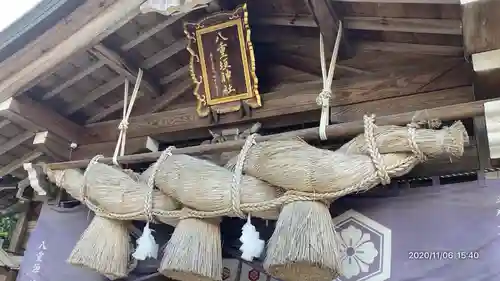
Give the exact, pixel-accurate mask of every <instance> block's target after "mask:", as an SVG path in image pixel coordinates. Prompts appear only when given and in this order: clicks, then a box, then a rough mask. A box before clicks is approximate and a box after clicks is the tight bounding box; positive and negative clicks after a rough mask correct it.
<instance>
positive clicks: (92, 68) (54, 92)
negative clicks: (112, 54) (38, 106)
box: [42, 61, 104, 100]
mask: <svg viewBox="0 0 500 281" xmlns="http://www.w3.org/2000/svg"><path fill="white" fill-rule="evenodd" d="M103 65H104V62H103V61H97V62H95V63H94V64H92V65H91V66H89V67H87V68H86V69H84V70H82V71H80V72H79V73H77V74H76V75H75V76H73V77H72V78H71V79H69V80H67V81H66V82H64V83H62V84H61V85H59V86H57V87H56V88H54V89H53V90H51V91H50V92H48V93H46V94H44V95H43V97H42V99H43V100H48V99H50V98H53V97H54V96H56V95H58V94H59V93H61V92H62V91H63V90H64V89H67V88H68V87H71V86H72V85H73V84H75V83H76V82H78V81H80V80H82V79H83V78H84V77H85V76H87V75H89V74H91V73H92V72H94V71H96V70H97V69H99V68H101V67H102V66H103Z"/></svg>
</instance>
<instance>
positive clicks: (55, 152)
mask: <svg viewBox="0 0 500 281" xmlns="http://www.w3.org/2000/svg"><path fill="white" fill-rule="evenodd" d="M70 144H71V143H70V142H68V141H66V140H63V139H61V138H59V137H58V136H56V135H54V134H52V133H51V132H49V131H44V132H38V133H36V134H35V137H34V138H33V145H34V146H35V147H37V148H39V150H40V151H42V152H44V153H45V154H46V155H47V156H49V157H51V158H52V159H65V160H67V159H70V157H71V147H70ZM56 161H57V160H56Z"/></svg>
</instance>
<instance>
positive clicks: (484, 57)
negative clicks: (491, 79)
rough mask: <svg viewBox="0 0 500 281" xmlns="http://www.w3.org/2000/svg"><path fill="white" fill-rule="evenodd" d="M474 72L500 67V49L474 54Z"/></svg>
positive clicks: (489, 70)
mask: <svg viewBox="0 0 500 281" xmlns="http://www.w3.org/2000/svg"><path fill="white" fill-rule="evenodd" d="M472 67H473V69H474V72H485V73H487V72H491V71H493V70H496V69H499V68H500V49H496V50H491V51H486V52H482V53H476V54H472Z"/></svg>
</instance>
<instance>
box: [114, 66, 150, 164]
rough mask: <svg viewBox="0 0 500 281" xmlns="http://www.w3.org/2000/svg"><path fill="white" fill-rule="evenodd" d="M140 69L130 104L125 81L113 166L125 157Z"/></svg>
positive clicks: (140, 77) (126, 80)
mask: <svg viewBox="0 0 500 281" xmlns="http://www.w3.org/2000/svg"><path fill="white" fill-rule="evenodd" d="M142 74H143V72H142V69H140V68H139V72H138V73H137V78H136V80H135V85H134V91H133V92H132V96H131V97H130V103H129V102H128V91H129V81H128V79H125V89H124V91H123V118H122V120H121V121H120V124H119V125H118V130H120V134H119V135H118V140H117V141H116V147H115V152H114V153H113V164H115V165H116V166H119V164H118V157H119V156H124V155H125V142H126V139H127V129H128V119H129V118H130V114H131V113H132V108H133V107H134V103H135V100H136V98H137V93H138V92H139V86H140V85H141V81H142Z"/></svg>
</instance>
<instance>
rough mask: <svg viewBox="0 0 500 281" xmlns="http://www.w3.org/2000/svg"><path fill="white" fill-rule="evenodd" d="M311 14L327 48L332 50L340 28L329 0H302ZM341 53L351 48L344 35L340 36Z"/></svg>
mask: <svg viewBox="0 0 500 281" xmlns="http://www.w3.org/2000/svg"><path fill="white" fill-rule="evenodd" d="M304 1H305V3H306V5H307V6H308V7H309V9H310V10H311V12H312V14H313V18H314V21H315V22H316V24H317V25H318V27H319V30H320V32H321V34H322V35H323V38H324V42H325V45H326V46H327V50H333V46H334V45H335V40H336V36H337V31H338V30H339V28H340V25H339V24H340V18H339V16H338V15H337V13H336V12H335V11H334V9H333V5H332V2H331V1H330V0H304ZM341 42H342V44H341V46H342V49H341V50H342V51H343V52H342V53H347V52H350V50H352V49H351V48H350V46H349V43H348V42H347V39H346V37H345V36H344V38H342V41H341Z"/></svg>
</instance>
